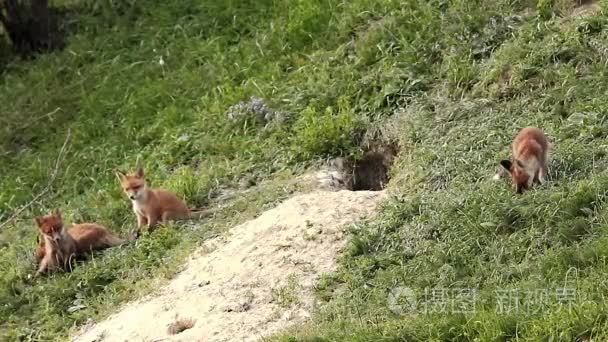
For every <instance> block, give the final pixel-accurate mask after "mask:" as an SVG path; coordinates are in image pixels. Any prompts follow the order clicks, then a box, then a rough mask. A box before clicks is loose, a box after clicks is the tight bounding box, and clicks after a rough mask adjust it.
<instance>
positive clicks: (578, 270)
mask: <svg viewBox="0 0 608 342" xmlns="http://www.w3.org/2000/svg"><path fill="white" fill-rule="evenodd" d="M573 2H574V1H572V2H569V1H566V0H556V1H545V0H543V1H531V0H530V1H518V0H498V1H465V0H445V1H443V0H433V1H422V0H409V1H392V0H382V1H371V0H353V1H348V2H341V1H334V0H324V1H316V0H314V1H303V0H301V1H282V0H263V1H222V2H220V1H207V0H201V1H193V0H188V1H180V2H169V3H162V4H161V3H153V2H151V1H150V2H149V1H144V2H139V3H138V4H136V5H133V4H131V3H132V2H128V1H124V2H114V1H113V2H110V1H101V2H95V3H94V2H89V1H84V2H80V1H70V2H64V3H63V4H62V6H65V9H66V11H67V13H69V15H68V16H69V18H70V25H69V28H70V35H69V37H68V45H67V48H66V49H65V50H64V51H61V52H55V53H51V54H46V55H41V56H38V57H37V58H36V59H35V60H31V61H22V60H17V59H15V58H12V57H11V56H10V55H7V54H6V53H5V52H4V50H3V52H2V56H0V61H1V62H2V66H1V67H0V70H2V83H1V84H0V103H2V106H1V107H0V124H1V125H2V129H0V146H1V147H0V148H1V149H0V189H2V191H1V192H0V220H5V219H7V218H8V217H10V216H11V215H12V214H13V213H14V212H15V211H17V210H18V209H19V208H21V207H23V206H24V205H26V204H28V203H30V201H31V200H32V198H33V197H34V196H35V195H36V194H38V193H40V191H42V190H43V189H44V188H45V187H47V185H48V182H49V175H50V173H51V172H52V170H53V169H54V166H55V163H56V160H57V156H58V153H59V149H60V148H61V146H62V144H63V143H64V141H65V138H66V134H67V132H68V130H69V131H70V132H71V137H70V140H69V141H68V144H67V149H66V151H65V154H64V158H63V159H61V160H60V164H59V166H60V167H59V172H58V173H57V177H56V179H55V181H54V182H53V183H52V184H50V186H51V187H50V191H49V192H48V193H46V194H45V195H44V196H42V197H41V198H39V199H38V200H37V201H34V202H33V203H32V204H31V205H30V206H28V207H26V210H25V211H24V212H23V213H22V214H21V215H19V217H18V219H17V220H16V221H15V222H13V223H11V224H10V225H8V226H6V227H4V228H2V231H0V266H1V267H0V269H2V270H3V271H4V272H2V274H0V337H1V338H2V339H5V340H56V339H64V338H65V337H66V336H67V334H68V333H69V332H70V330H71V329H72V327H74V326H78V325H79V324H82V323H84V322H85V321H86V320H87V319H88V318H99V317H103V316H104V315H107V314H108V313H109V312H111V310H112V309H114V308H115V307H116V305H117V304H119V303H122V302H124V301H126V300H128V299H131V298H134V297H136V296H138V295H140V294H142V293H146V292H148V291H150V290H151V289H152V288H154V286H156V284H158V283H159V282H162V281H163V279H166V278H169V277H171V276H172V275H173V274H174V272H175V270H176V268H177V267H178V266H179V264H180V263H181V261H183V259H184V257H185V256H187V255H188V253H189V252H190V251H192V249H193V248H195V247H196V246H197V245H198V244H199V243H200V242H201V241H203V240H204V239H206V238H208V237H209V236H212V235H214V234H216V233H218V232H221V231H222V230H225V229H227V228H229V227H230V226H231V225H233V224H235V223H237V222H240V221H243V220H245V219H247V218H249V217H252V216H254V215H256V214H257V213H259V212H261V211H262V210H265V209H267V208H268V207H270V206H272V205H273V204H274V203H276V202H277V201H279V200H281V199H283V198H285V197H286V196H288V195H289V193H291V192H293V191H297V190H298V188H299V186H298V184H297V183H294V182H292V181H290V180H289V179H290V178H292V177H293V176H295V175H297V174H300V173H301V172H302V171H303V170H304V169H305V168H306V167H308V166H310V165H314V164H315V163H316V162H317V161H318V160H320V159H323V158H327V157H332V156H338V155H341V156H358V155H360V149H361V146H362V144H364V143H366V142H367V141H369V140H373V139H392V140H396V141H398V142H399V144H400V146H401V153H400V154H399V156H398V158H397V161H396V162H395V165H394V167H393V169H392V171H391V173H392V176H393V177H392V182H391V184H390V188H391V191H393V193H394V194H395V196H394V198H392V199H390V200H389V201H387V203H385V205H384V207H383V208H382V210H381V213H380V216H379V217H378V218H377V219H375V220H373V221H371V222H367V223H366V224H365V225H363V226H362V228H361V227H359V228H358V229H356V230H353V231H352V232H351V234H350V242H349V246H348V248H347V250H346V252H345V253H344V254H343V255H342V256H341V258H340V267H339V269H338V271H337V272H336V273H335V274H332V275H328V276H327V277H324V278H323V279H322V281H321V282H320V283H319V286H318V290H319V291H318V292H319V298H320V299H322V300H323V301H324V303H325V305H323V306H322V307H321V309H320V310H319V311H318V312H316V313H315V315H314V317H313V318H314V319H313V322H312V323H309V324H306V325H304V326H300V327H296V328H294V329H292V330H290V331H288V332H285V333H283V334H280V335H278V336H276V339H280V340H348V341H357V340H359V341H363V340H505V339H519V338H520V339H526V340H539V339H551V338H552V339H559V340H562V339H566V340H573V339H577V338H578V339H579V340H582V339H584V338H588V337H593V338H594V340H603V339H605V338H606V336H607V335H608V327H607V323H606V315H605V314H604V312H605V311H606V308H605V307H604V304H603V298H604V297H605V295H607V294H608V288H607V286H606V281H605V280H604V279H606V273H607V271H608V266H606V262H605V260H606V253H607V252H606V251H608V240H607V239H606V236H607V235H606V233H607V232H608V231H607V229H608V225H607V224H606V214H605V203H606V201H605V199H606V194H607V193H608V174H606V171H605V169H606V166H607V162H608V160H607V159H606V158H607V152H608V145H606V143H605V141H606V139H605V138H606V136H607V135H608V126H607V124H606V120H605V118H606V113H607V112H608V111H607V109H608V108H607V107H606V106H607V105H606V103H608V95H607V94H608V92H607V90H608V81H606V79H607V77H606V76H607V75H606V69H605V64H606V61H607V57H606V56H607V55H606V53H605V52H606V51H607V49H608V29H607V23H608V19H606V15H605V14H604V13H605V12H604V8H606V7H605V4H604V3H601V4H600V6H601V8H602V10H600V11H598V12H596V13H595V14H593V15H590V16H586V17H581V18H574V17H570V13H571V12H572V9H573V8H572V7H573V6H572V3H573ZM161 58H162V61H163V62H164V63H162V64H161V63H159V62H160V60H161ZM252 96H255V97H259V98H262V99H263V100H264V101H265V103H266V105H267V107H268V108H269V109H270V110H271V111H275V112H277V113H280V117H281V118H282V120H275V121H273V122H270V123H268V124H265V123H260V122H259V121H258V120H256V119H255V117H254V116H255V115H250V116H245V117H239V118H238V119H236V120H231V119H230V118H229V117H228V115H227V113H234V112H235V111H236V112H238V110H237V109H235V108H236V107H234V106H235V105H237V104H238V103H239V102H244V103H247V102H248V101H249V98H250V97H252ZM245 107H246V105H245ZM242 108H243V107H241V109H242ZM525 125H536V126H540V127H542V128H543V129H544V130H545V131H546V132H547V134H548V135H549V136H550V138H551V140H552V141H553V142H554V144H555V148H554V151H553V161H552V163H551V173H550V182H549V183H548V184H546V185H544V186H542V187H540V188H538V189H536V190H534V191H531V192H529V193H526V194H524V195H522V196H515V195H514V194H513V193H512V192H511V191H510V189H509V187H508V186H507V185H506V184H503V183H500V182H498V183H496V182H492V181H491V176H492V174H493V172H494V170H495V168H496V165H497V162H498V161H499V160H500V159H502V158H503V157H506V156H507V155H508V150H509V148H508V145H509V143H510V139H511V138H512V137H513V135H514V134H515V133H516V131H517V129H518V128H520V127H523V126H525ZM138 161H139V162H141V163H142V164H143V165H144V166H145V168H146V170H147V174H148V175H149V177H150V182H151V183H152V184H153V185H155V186H163V187H167V188H169V189H171V190H173V191H175V192H177V193H179V194H180V195H182V196H184V197H185V198H186V199H187V201H188V202H189V203H190V205H191V206H193V207H203V206H208V205H209V206H217V205H224V209H223V210H222V211H221V212H220V214H219V215H218V216H217V217H215V218H213V219H210V220H206V221H203V222H201V225H200V226H199V227H197V228H196V229H188V227H190V226H189V225H186V226H183V227H178V226H172V227H165V228H163V229H160V230H158V231H156V232H154V233H153V234H151V235H148V236H144V237H143V238H142V239H141V240H140V241H139V242H138V243H137V244H136V245H130V246H127V247H124V248H117V249H114V250H108V251H106V252H103V253H98V254H96V255H95V256H94V258H93V260H91V261H88V262H86V263H83V264H81V265H79V266H78V267H77V268H76V270H75V271H74V272H72V273H70V274H56V275H54V276H52V277H49V278H44V279H39V280H30V279H28V274H30V273H32V271H33V266H32V257H31V254H32V252H33V247H34V244H35V233H36V231H35V228H34V226H33V224H32V223H31V222H32V221H31V218H32V216H35V215H39V214H42V213H45V212H46V211H47V210H49V209H51V208H54V207H60V208H61V209H62V210H63V212H64V213H65V214H64V215H65V216H66V217H67V218H68V221H69V222H80V221H84V220H87V221H89V220H90V221H97V222H100V223H103V224H105V225H107V226H108V227H110V228H111V229H112V230H114V231H116V232H118V233H119V234H120V235H123V236H124V235H126V234H127V233H128V232H129V231H130V230H131V229H132V228H133V226H134V224H135V219H134V217H133V214H132V213H131V211H130V208H129V204H128V202H127V201H126V200H125V199H124V197H123V196H122V194H121V193H120V189H119V187H118V184H117V181H116V179H115V176H114V174H113V170H114V169H115V168H122V169H131V168H133V167H134V166H135V165H136V163H137V162H138ZM252 186H253V187H252ZM246 187H249V189H248V190H247V191H245V192H243V193H241V192H240V191H243V188H246ZM227 192H235V193H236V194H237V196H235V197H233V198H232V199H229V200H227V201H220V200H219V199H218V196H219V197H220V198H221V196H222V195H223V194H225V193H227ZM399 286H402V287H409V288H411V289H413V290H414V292H415V293H416V294H417V295H418V296H419V298H421V297H422V295H423V294H424V290H425V288H426V289H432V288H446V289H456V288H474V289H476V290H477V295H478V297H479V301H478V302H477V307H476V310H475V312H473V313H465V314H461V313H449V312H448V313H434V312H430V313H418V314H417V315H414V314H410V313H404V314H396V313H395V312H393V311H391V310H390V308H389V305H388V304H389V303H388V297H389V294H390V293H391V290H393V289H394V288H396V287H399ZM560 287H562V288H563V287H568V288H570V287H572V288H575V289H576V293H577V296H576V299H575V300H574V301H573V302H572V303H571V304H572V307H571V308H570V310H567V308H564V306H563V305H560V304H562V303H559V302H558V301H557V300H556V298H554V297H552V298H551V300H549V301H548V302H547V305H546V308H544V310H540V311H539V312H518V313H507V314H505V313H498V312H496V310H495V304H496V303H495V297H496V292H495V291H497V290H500V289H521V290H526V289H528V290H529V289H537V288H546V289H549V290H552V291H554V290H555V289H556V288H560ZM521 301H522V305H523V304H525V303H523V299H521Z"/></svg>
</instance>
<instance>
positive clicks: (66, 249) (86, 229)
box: [34, 209, 124, 275]
mask: <svg viewBox="0 0 608 342" xmlns="http://www.w3.org/2000/svg"><path fill="white" fill-rule="evenodd" d="M34 221H35V222H36V225H37V226H38V230H39V231H40V235H41V236H42V239H39V240H38V245H37V246H36V253H35V258H36V262H37V263H38V271H37V272H36V275H39V274H41V273H43V272H45V271H53V270H56V269H63V270H70V269H71V262H72V260H74V259H75V258H81V257H84V256H86V255H87V254H89V253H91V252H92V251H95V250H101V249H105V248H109V247H114V246H118V245H121V244H123V243H124V240H122V239H120V238H118V237H116V236H114V235H113V234H112V233H110V232H109V231H108V230H107V229H106V228H105V227H104V226H102V225H99V224H96V223H81V224H75V225H73V226H72V227H71V228H70V229H68V230H66V229H64V226H63V220H62V218H61V212H60V211H59V210H58V209H56V210H54V211H53V212H52V213H50V214H48V215H45V216H41V217H36V218H34Z"/></svg>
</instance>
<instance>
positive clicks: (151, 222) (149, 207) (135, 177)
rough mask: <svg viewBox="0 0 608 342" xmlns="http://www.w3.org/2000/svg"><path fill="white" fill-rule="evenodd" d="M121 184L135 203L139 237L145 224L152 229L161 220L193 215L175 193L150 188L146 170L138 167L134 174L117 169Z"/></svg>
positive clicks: (134, 210) (134, 208)
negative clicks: (145, 173)
mask: <svg viewBox="0 0 608 342" xmlns="http://www.w3.org/2000/svg"><path fill="white" fill-rule="evenodd" d="M116 175H117V177H118V179H119V181H120V185H121V187H122V189H123V191H124V192H125V194H126V195H127V197H129V199H130V200H131V203H132V204H133V212H134V213H135V216H136V217H137V231H136V233H135V236H136V237H137V236H138V235H139V233H140V232H141V230H142V228H143V227H144V226H147V227H148V230H151V229H152V228H154V226H156V224H157V223H159V222H166V221H169V220H179V219H186V218H190V217H191V212H190V209H188V207H187V206H186V203H185V202H184V201H183V200H181V199H180V198H178V197H177V196H176V195H175V194H174V193H172V192H170V191H167V190H162V189H150V188H148V186H147V184H146V180H145V178H144V170H143V169H142V168H138V169H137V171H136V172H135V173H134V174H125V173H123V172H121V171H117V172H116Z"/></svg>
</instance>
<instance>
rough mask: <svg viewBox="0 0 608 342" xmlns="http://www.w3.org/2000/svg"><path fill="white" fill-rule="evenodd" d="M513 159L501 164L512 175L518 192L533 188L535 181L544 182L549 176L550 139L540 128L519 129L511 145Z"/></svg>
mask: <svg viewBox="0 0 608 342" xmlns="http://www.w3.org/2000/svg"><path fill="white" fill-rule="evenodd" d="M511 149H512V151H511V153H512V156H511V159H510V160H502V161H501V162H500V165H501V166H502V167H503V168H504V169H505V170H506V171H507V172H508V173H509V175H510V176H511V183H512V186H513V189H514V190H515V192H517V193H522V192H523V191H524V190H528V189H530V188H532V185H533V184H534V183H538V184H543V183H544V182H545V178H546V176H547V160H548V156H549V141H548V140H547V137H546V136H545V134H544V133H543V131H541V130H540V129H538V128H536V127H526V128H524V129H522V130H521V131H519V133H518V134H517V135H516V136H515V138H514V139H513V143H512V145H511Z"/></svg>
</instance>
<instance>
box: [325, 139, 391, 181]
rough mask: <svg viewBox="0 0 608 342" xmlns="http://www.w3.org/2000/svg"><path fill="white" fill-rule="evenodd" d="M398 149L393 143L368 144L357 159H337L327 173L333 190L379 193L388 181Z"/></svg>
mask: <svg viewBox="0 0 608 342" xmlns="http://www.w3.org/2000/svg"><path fill="white" fill-rule="evenodd" d="M398 151H399V149H398V146H397V144H395V143H389V144H386V143H382V144H380V143H374V144H370V145H369V147H368V148H367V150H366V151H365V152H364V153H363V156H362V157H361V158H359V159H356V160H355V159H344V158H337V159H334V160H333V162H332V166H333V169H334V170H333V171H331V172H330V173H329V177H330V178H331V180H330V181H329V182H327V183H331V184H333V188H341V189H346V190H351V191H380V190H383V189H384V188H385V187H386V185H387V184H388V182H389V181H390V169H391V166H392V165H393V161H394V159H395V156H396V155H397V153H398Z"/></svg>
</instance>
